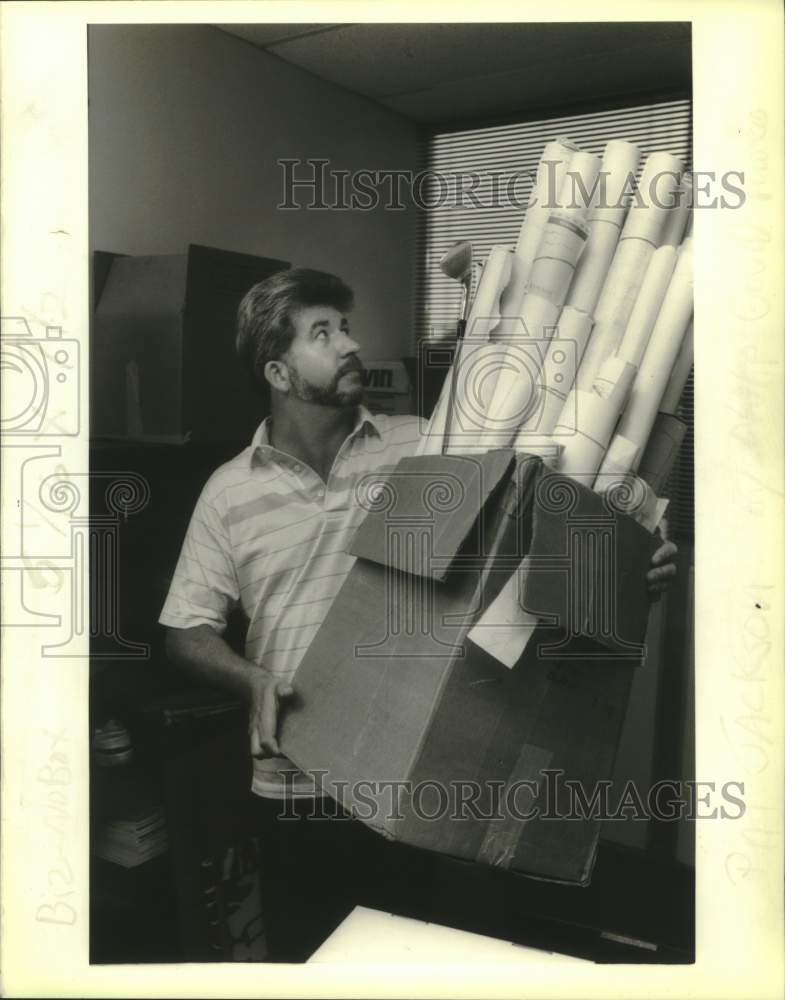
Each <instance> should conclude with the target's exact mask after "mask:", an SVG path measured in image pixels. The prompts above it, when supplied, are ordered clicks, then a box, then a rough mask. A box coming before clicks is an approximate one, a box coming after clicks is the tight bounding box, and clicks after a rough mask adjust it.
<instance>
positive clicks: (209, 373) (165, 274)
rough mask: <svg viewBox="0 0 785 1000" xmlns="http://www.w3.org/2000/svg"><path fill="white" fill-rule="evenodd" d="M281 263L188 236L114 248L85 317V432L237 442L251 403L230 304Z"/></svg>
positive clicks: (255, 405) (250, 423)
mask: <svg viewBox="0 0 785 1000" xmlns="http://www.w3.org/2000/svg"><path fill="white" fill-rule="evenodd" d="M288 266H289V264H288V263H287V262H286V261H281V260H274V259H272V258H266V257H255V256H252V255H249V254H241V253H234V252H231V251H227V250H217V249H214V248H212V247H204V246H198V245H196V244H192V245H191V246H189V248H188V252H187V253H186V254H165V255H159V256H146V257H115V259H114V260H112V261H111V268H110V269H109V272H108V274H107V275H106V279H105V281H104V284H103V289H102V291H101V296H100V299H99V301H98V306H97V308H96V313H95V320H94V323H93V331H92V333H93V337H92V344H91V366H92V378H91V388H92V398H91V434H92V436H93V437H97V438H111V439H118V438H119V439H124V440H132V441H147V442H157V443H175V444H181V443H183V442H185V441H188V440H193V441H198V442H213V443H217V442H235V441H236V442H243V443H245V442H246V441H247V438H248V436H249V433H250V432H249V428H252V427H254V426H255V425H256V424H257V423H258V422H259V420H260V419H261V413H260V408H261V404H260V399H259V398H257V396H256V394H255V393H254V391H253V389H252V386H251V381H250V378H249V376H248V374H247V373H246V372H245V371H244V370H243V368H242V365H241V363H240V361H239V359H238V358H237V356H236V354H235V349H234V341H235V337H236V334H237V307H238V305H239V304H240V300H241V299H242V297H243V296H244V295H245V293H246V292H247V291H248V289H249V288H250V287H251V286H252V285H254V284H255V283H256V282H258V281H261V280H262V279H264V278H266V277H268V275H270V274H273V273H274V272H276V271H280V270H283V269H284V268H287V267H288Z"/></svg>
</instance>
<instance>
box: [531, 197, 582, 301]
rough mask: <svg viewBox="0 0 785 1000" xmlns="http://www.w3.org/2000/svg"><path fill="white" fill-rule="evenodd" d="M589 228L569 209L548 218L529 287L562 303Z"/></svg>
mask: <svg viewBox="0 0 785 1000" xmlns="http://www.w3.org/2000/svg"><path fill="white" fill-rule="evenodd" d="M588 235H589V231H588V229H587V228H586V226H585V225H583V224H582V223H581V222H576V221H574V220H573V219H572V218H571V216H570V214H569V213H568V212H566V211H561V210H560V211H556V212H553V214H552V215H551V216H550V218H549V219H548V223H547V225H546V226H545V229H544V230H543V234H542V239H541V240H540V245H539V247H538V249H537V256H536V257H535V258H534V263H533V264H532V268H531V272H530V274H529V287H528V291H529V292H530V293H532V294H534V295H541V296H542V297H543V298H545V299H549V300H550V301H551V302H553V303H555V304H556V305H557V306H561V305H562V303H563V302H564V299H565V297H566V295H567V289H568V288H569V287H570V282H571V281H572V278H573V275H574V274H575V265H576V264H577V262H578V258H579V257H580V255H581V253H582V251H583V248H584V247H585V245H586V239H587V237H588Z"/></svg>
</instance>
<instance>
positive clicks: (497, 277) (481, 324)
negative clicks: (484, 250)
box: [466, 246, 512, 341]
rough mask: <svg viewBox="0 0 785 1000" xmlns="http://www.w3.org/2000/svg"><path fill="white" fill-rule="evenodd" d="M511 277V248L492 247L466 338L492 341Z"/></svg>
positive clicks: (472, 309)
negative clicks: (490, 339) (490, 334)
mask: <svg viewBox="0 0 785 1000" xmlns="http://www.w3.org/2000/svg"><path fill="white" fill-rule="evenodd" d="M511 274H512V253H511V251H510V250H508V249H507V247H501V246H494V247H491V250H490V252H489V254H488V259H487V260H486V262H485V266H484V267H483V269H482V276H481V277H480V281H479V284H478V285H477V291H476V293H475V296H474V301H473V302H472V306H471V309H470V310H469V317H468V319H467V321H466V335H467V337H469V338H470V339H472V340H475V341H482V340H487V339H488V334H489V332H490V331H491V330H492V329H493V327H494V326H496V324H497V323H498V321H499V316H500V315H501V309H500V302H501V298H502V295H503V294H504V290H505V288H506V287H507V285H508V284H509V281H510V276H511Z"/></svg>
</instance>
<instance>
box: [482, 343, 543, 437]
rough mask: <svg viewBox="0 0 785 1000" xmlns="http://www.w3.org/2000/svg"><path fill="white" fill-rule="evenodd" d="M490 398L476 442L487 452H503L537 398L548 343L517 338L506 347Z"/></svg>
mask: <svg viewBox="0 0 785 1000" xmlns="http://www.w3.org/2000/svg"><path fill="white" fill-rule="evenodd" d="M498 346H500V347H501V346H504V347H505V353H504V356H503V360H501V362H500V363H499V364H498V377H497V379H496V385H495V388H494V392H493V397H492V399H491V402H490V404H489V405H488V409H487V412H486V414H485V421H484V428H483V432H482V435H481V437H480V439H479V441H480V443H481V444H482V445H484V446H485V447H487V448H506V447H507V446H508V445H510V444H511V443H512V441H513V439H514V438H515V436H516V435H517V433H518V428H519V427H520V426H521V424H522V423H523V422H524V421H526V420H528V419H529V417H530V415H531V413H532V412H533V410H534V408H535V407H536V406H537V403H538V398H539V379H540V369H541V367H542V364H543V362H544V360H545V352H546V349H547V346H548V345H547V343H546V342H544V341H542V340H541V339H538V338H535V337H532V338H519V339H518V340H517V341H514V342H512V341H511V342H509V343H507V344H505V345H502V344H501V343H500V344H499V345H498Z"/></svg>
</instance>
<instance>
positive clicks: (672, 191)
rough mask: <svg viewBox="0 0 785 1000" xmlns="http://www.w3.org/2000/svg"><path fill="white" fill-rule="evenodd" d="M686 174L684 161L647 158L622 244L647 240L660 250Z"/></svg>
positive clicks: (664, 156)
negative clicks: (682, 176)
mask: <svg viewBox="0 0 785 1000" xmlns="http://www.w3.org/2000/svg"><path fill="white" fill-rule="evenodd" d="M683 171H684V165H683V163H682V162H681V160H680V159H679V158H678V157H677V156H672V155H671V154H670V153H652V154H651V155H650V156H649V157H648V158H647V160H646V163H645V164H644V166H643V173H642V174H641V178H640V181H639V183H638V196H637V197H636V198H634V199H633V201H632V204H631V205H630V209H629V211H628V212H627V218H626V220H625V222H624V229H623V230H622V234H621V238H622V240H624V239H639V240H648V241H649V243H651V244H652V245H653V246H655V247H657V246H659V244H660V239H661V238H662V233H663V229H664V228H665V220H666V218H667V215H668V212H669V210H670V207H671V206H673V205H675V204H676V197H677V195H676V192H677V191H678V187H679V181H680V179H681V175H682V173H683Z"/></svg>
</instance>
